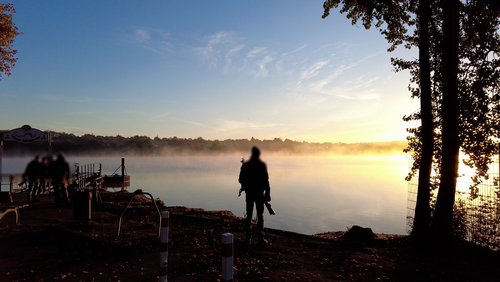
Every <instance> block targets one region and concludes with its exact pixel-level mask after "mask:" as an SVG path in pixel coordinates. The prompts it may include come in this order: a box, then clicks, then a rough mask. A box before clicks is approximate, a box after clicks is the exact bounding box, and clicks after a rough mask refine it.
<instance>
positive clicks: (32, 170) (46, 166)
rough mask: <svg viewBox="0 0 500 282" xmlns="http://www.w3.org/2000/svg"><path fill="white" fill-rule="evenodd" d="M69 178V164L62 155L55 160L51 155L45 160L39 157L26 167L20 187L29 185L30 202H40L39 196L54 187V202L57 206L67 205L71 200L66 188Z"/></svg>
mask: <svg viewBox="0 0 500 282" xmlns="http://www.w3.org/2000/svg"><path fill="white" fill-rule="evenodd" d="M69 178H70V170H69V164H68V162H66V160H65V158H64V156H63V155H62V154H59V155H57V158H56V159H55V160H53V158H52V156H51V155H48V156H45V157H43V158H42V157H40V156H38V155H37V156H35V158H34V159H33V160H31V161H30V162H29V163H28V165H26V169H25V171H24V173H23V181H22V182H21V183H19V186H22V185H24V184H25V183H27V185H28V202H36V201H38V195H39V194H40V193H42V192H46V191H49V188H50V187H52V189H53V192H54V202H55V203H57V204H59V203H67V202H68V200H69V199H68V193H67V191H66V187H67V185H68V183H69Z"/></svg>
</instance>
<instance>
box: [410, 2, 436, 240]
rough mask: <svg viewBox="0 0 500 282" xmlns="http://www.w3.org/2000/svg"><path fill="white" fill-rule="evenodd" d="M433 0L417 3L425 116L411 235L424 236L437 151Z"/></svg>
mask: <svg viewBox="0 0 500 282" xmlns="http://www.w3.org/2000/svg"><path fill="white" fill-rule="evenodd" d="M429 2H430V0H421V1H420V3H419V7H418V30H419V46H418V48H419V49H418V50H419V61H418V62H419V76H420V77H419V80H420V114H421V120H422V127H421V130H422V139H421V146H422V147H421V155H420V163H419V171H418V191H417V203H416V207H415V218H414V220H413V229H412V235H414V236H416V237H425V235H426V234H427V233H428V231H429V224H430V216H431V209H430V178H431V172H432V156H433V152H434V134H433V133H434V125H433V116H432V97H431V95H432V94H431V93H432V92H431V70H430V62H429V61H430V58H429V52H430V50H429V49H430V44H429V19H430V3H429Z"/></svg>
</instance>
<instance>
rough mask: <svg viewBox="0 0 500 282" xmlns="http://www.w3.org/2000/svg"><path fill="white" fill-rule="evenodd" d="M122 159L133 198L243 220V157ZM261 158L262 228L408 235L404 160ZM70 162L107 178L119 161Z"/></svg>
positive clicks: (6, 164) (7, 163) (8, 169)
mask: <svg viewBox="0 0 500 282" xmlns="http://www.w3.org/2000/svg"><path fill="white" fill-rule="evenodd" d="M124 157H125V167H126V172H127V174H128V175H130V177H131V187H129V190H130V191H134V190H135V189H142V190H143V191H146V192H150V193H151V194H153V196H154V197H158V198H160V199H161V200H163V201H164V202H165V204H166V205H167V206H186V207H193V208H203V209H207V210H230V211H232V212H233V213H234V214H235V215H237V216H244V213H245V205H244V195H242V196H241V197H238V190H239V188H240V185H239V183H238V174H239V170H240V166H241V163H240V160H241V156H240V155H235V154H231V155H204V156H161V157H136V156H131V157H127V156H124ZM244 157H245V158H247V157H248V156H244ZM262 159H263V160H264V161H265V162H266V163H267V167H268V171H269V178H270V184H271V197H272V202H271V203H272V205H273V208H274V209H275V211H276V215H275V216H271V215H269V214H268V213H267V211H266V212H265V226H266V227H271V228H276V229H283V230H288V231H294V232H299V233H304V234H315V233H320V232H327V231H345V230H346V229H347V228H348V227H351V226H352V225H360V226H363V227H370V228H372V229H373V231H374V232H377V233H393V234H406V213H407V190H408V184H407V182H406V181H405V180H404V177H405V176H406V174H407V172H408V167H409V165H408V163H409V157H408V156H407V155H403V154H401V155H377V156H365V155H356V156H296V155H288V156H280V155H272V154H271V155H266V154H263V155H262ZM29 160H30V158H21V157H18V158H12V157H9V158H7V157H4V159H3V165H2V173H3V174H8V173H21V172H22V171H23V170H24V167H25V165H26V164H27V162H28V161H29ZM67 160H68V162H69V163H70V165H71V167H72V168H73V165H74V163H80V164H89V163H101V164H102V167H103V173H104V174H112V173H113V172H115V170H116V169H117V168H119V167H120V163H121V157H73V156H68V157H67ZM120 172H121V170H118V173H120Z"/></svg>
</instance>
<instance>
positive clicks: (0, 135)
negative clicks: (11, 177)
mask: <svg viewBox="0 0 500 282" xmlns="http://www.w3.org/2000/svg"><path fill="white" fill-rule="evenodd" d="M2 158H3V132H0V191H2Z"/></svg>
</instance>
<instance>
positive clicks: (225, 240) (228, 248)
mask: <svg viewBox="0 0 500 282" xmlns="http://www.w3.org/2000/svg"><path fill="white" fill-rule="evenodd" d="M221 240H222V281H233V234H231V233H224V234H222V238H221Z"/></svg>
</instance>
